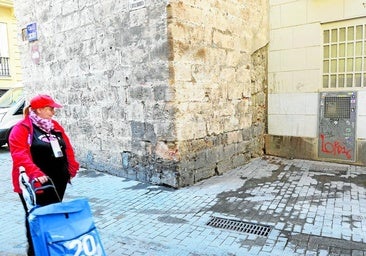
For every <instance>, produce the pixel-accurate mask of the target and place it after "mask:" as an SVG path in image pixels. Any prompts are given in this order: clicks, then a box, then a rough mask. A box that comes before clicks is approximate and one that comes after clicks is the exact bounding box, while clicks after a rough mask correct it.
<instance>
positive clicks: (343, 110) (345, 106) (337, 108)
mask: <svg viewBox="0 0 366 256" xmlns="http://www.w3.org/2000/svg"><path fill="white" fill-rule="evenodd" d="M350 102H351V97H325V103H324V104H325V109H324V117H325V118H350V115H351V107H350Z"/></svg>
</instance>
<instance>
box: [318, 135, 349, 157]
mask: <svg viewBox="0 0 366 256" xmlns="http://www.w3.org/2000/svg"><path fill="white" fill-rule="evenodd" d="M320 138H321V151H322V152H323V153H325V154H333V155H335V156H336V155H345V156H346V157H347V159H351V158H352V155H351V151H352V150H351V149H347V148H346V147H345V146H344V145H343V144H342V143H341V142H339V141H333V142H326V141H325V136H324V134H320Z"/></svg>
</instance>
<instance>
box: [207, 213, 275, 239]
mask: <svg viewBox="0 0 366 256" xmlns="http://www.w3.org/2000/svg"><path fill="white" fill-rule="evenodd" d="M207 225H208V226H212V227H215V228H223V229H230V230H234V231H239V232H244V233H248V234H254V235H259V236H265V237H267V236H268V235H269V232H271V230H272V228H271V226H268V225H261V224H256V223H250V222H245V221H240V220H232V219H225V218H220V217H212V218H211V220H210V221H209V222H208V223H207Z"/></svg>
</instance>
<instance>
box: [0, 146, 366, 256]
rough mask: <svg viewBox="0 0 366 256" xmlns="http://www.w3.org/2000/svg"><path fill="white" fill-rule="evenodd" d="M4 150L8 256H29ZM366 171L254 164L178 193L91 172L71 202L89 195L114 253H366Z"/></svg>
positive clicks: (81, 178) (78, 181) (265, 160)
mask: <svg viewBox="0 0 366 256" xmlns="http://www.w3.org/2000/svg"><path fill="white" fill-rule="evenodd" d="M10 169H11V161H10V155H9V153H8V152H7V150H6V148H5V149H4V148H2V149H0V170H1V171H2V174H3V175H2V179H0V187H1V190H0V196H1V201H0V214H1V216H2V217H1V219H0V225H1V227H2V231H1V233H0V255H24V252H25V235H24V225H23V222H24V220H23V210H22V208H21V205H20V202H19V199H18V197H17V196H16V195H15V194H14V193H12V192H11V183H10ZM365 189H366V168H365V167H358V166H351V165H341V164H334V163H326V162H315V161H305V160H298V159H294V160H287V159H283V158H276V157H268V156H267V157H262V158H256V159H253V160H252V161H251V162H250V163H248V164H246V165H245V166H242V167H240V168H237V169H235V170H230V171H228V172H227V173H225V174H224V175H221V176H217V177H213V178H210V179H208V180H205V181H202V182H199V183H198V184H196V185H194V186H191V187H187V188H182V189H179V190H174V189H171V188H166V187H160V186H154V185H149V184H143V183H141V182H137V181H131V180H127V179H125V178H120V177H115V176H111V175H107V174H104V173H97V172H91V171H88V170H82V171H80V173H79V174H78V176H77V177H76V178H75V179H74V180H73V185H72V186H69V187H68V190H67V194H66V198H65V200H71V199H73V198H79V197H87V198H88V199H89V202H90V205H91V208H92V211H93V215H94V220H95V223H96V226H97V228H98V230H99V233H100V236H101V238H102V241H103V245H104V247H105V250H106V252H107V255H110V256H113V255H116V256H123V255H151V256H160V255H161V256H163V255H164V256H169V255H172V256H186V255H187V256H188V255H191V256H194V255H203V256H204V255H207V256H209V255H210V256H215V255H217V256H224V255H227V256H229V255H230V256H233V255H238V256H239V255H240V256H241V255H271V256H273V255H274V256H282V255H366V232H365V231H366V204H365V203H366V193H365V192H366V191H365ZM213 216H214V217H221V218H227V219H232V220H239V221H245V222H250V223H252V224H254V225H255V224H261V225H269V226H270V227H271V231H270V233H269V235H268V236H259V235H255V234H250V233H245V232H238V231H234V230H230V229H226V228H215V227H212V226H208V225H207V223H208V222H209V220H210V219H211V218H212V217H213Z"/></svg>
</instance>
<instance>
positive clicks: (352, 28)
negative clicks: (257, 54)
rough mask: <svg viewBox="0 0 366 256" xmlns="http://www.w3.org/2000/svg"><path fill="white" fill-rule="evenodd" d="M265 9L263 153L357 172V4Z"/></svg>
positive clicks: (360, 159)
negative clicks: (266, 49)
mask: <svg viewBox="0 0 366 256" xmlns="http://www.w3.org/2000/svg"><path fill="white" fill-rule="evenodd" d="M269 2H270V17H271V18H270V45H269V63H268V83H269V87H268V92H269V93H268V134H267V136H266V153H267V154H273V155H278V156H285V157H294V158H306V159H317V160H327V161H335V162H345V163H354V164H365V163H366V154H365V153H366V148H365V138H366V129H364V127H365V125H366V107H365V104H364V103H365V99H366V76H365V72H366V62H365V60H366V44H365V42H366V4H365V2H364V1H358V0H357V1H356V0H322V1H318V0H281V1H279V0H270V1H269Z"/></svg>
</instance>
